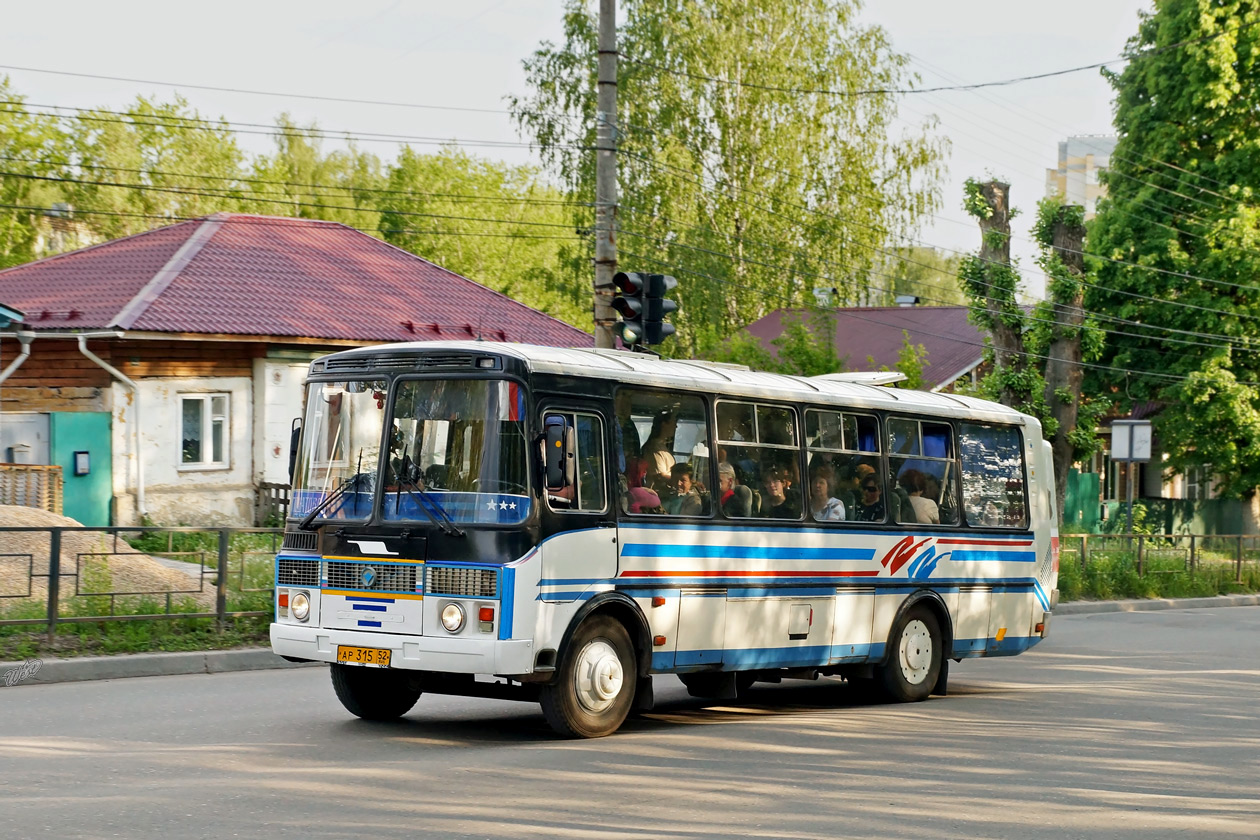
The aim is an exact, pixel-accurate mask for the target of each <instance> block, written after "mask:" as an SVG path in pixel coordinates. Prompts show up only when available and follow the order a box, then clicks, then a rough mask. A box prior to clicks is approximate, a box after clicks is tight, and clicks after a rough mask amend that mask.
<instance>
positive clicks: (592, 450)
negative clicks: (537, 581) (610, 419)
mask: <svg viewBox="0 0 1260 840" xmlns="http://www.w3.org/2000/svg"><path fill="white" fill-rule="evenodd" d="M542 416H543V428H544V441H543V449H544V451H546V450H547V449H556V450H557V451H560V450H563V451H564V453H566V455H567V463H566V464H565V465H564V466H563V473H564V475H565V478H564V481H563V482H559V483H562V484H563V485H564V486H559V487H558V486H555V484H556V482H551V481H548V480H544V489H543V507H542V526H543V537H544V541H543V545H542V549H541V551H542V600H544V601H550V602H553V603H555V602H569V601H575V600H578V599H579V598H581V597H582V596H583V594H584V593H587V592H589V590H590V589H591V588H592V587H595V586H599V585H601V584H609V583H611V582H612V581H613V579H614V578H615V577H616V575H617V542H616V539H617V523H616V520H615V516H614V514H613V508H612V505H613V504H614V500H613V496H614V493H613V491H612V489H611V488H610V487H609V479H608V474H607V470H606V467H605V465H606V464H607V439H608V434H607V429H608V424H607V421H606V419H605V417H604V414H603V413H602V412H601V411H600V410H599V409H598V408H597V407H595V406H594V405H590V404H586V405H583V404H582V403H579V402H576V401H571V400H566V401H565V402H564V403H563V404H560V403H551V404H544V406H543V411H542ZM557 444H559V446H557ZM549 458H550V456H549ZM552 463H553V462H552V461H550V460H548V464H549V465H550V464H552ZM548 484H550V485H552V486H550V487H548V486H547V485H548Z"/></svg>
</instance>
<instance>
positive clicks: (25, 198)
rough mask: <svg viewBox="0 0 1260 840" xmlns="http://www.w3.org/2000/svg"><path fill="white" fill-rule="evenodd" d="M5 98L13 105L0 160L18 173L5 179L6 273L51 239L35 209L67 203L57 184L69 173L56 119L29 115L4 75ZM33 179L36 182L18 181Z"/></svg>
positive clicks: (2, 235)
mask: <svg viewBox="0 0 1260 840" xmlns="http://www.w3.org/2000/svg"><path fill="white" fill-rule="evenodd" d="M0 99H3V100H4V101H5V102H6V103H7V104H6V106H5V109H4V110H3V111H0V157H3V158H4V159H5V160H4V161H3V169H4V171H6V172H9V173H12V175H11V176H10V177H5V178H0V204H3V205H5V206H4V207H0V268H8V267H9V266H13V265H19V264H21V263H24V262H28V261H30V260H32V259H35V257H36V256H37V254H38V252H39V250H40V240H41V238H42V237H43V236H44V235H45V234H46V232H47V229H46V226H45V225H42V224H41V221H42V217H41V216H40V215H39V213H38V211H35V210H31V209H26V208H31V207H40V206H44V207H47V206H51V205H53V204H55V203H58V202H63V201H64V196H63V191H62V189H61V188H60V186H59V185H57V184H56V183H55V182H51V181H41V180H36V179H37V178H49V177H51V178H57V177H61V176H62V175H63V174H64V173H63V171H62V167H61V165H60V164H58V163H55V162H52V161H57V160H60V159H63V158H64V151H65V149H64V147H65V141H66V138H65V136H64V135H63V134H62V133H60V132H58V130H57V123H56V120H55V119H53V118H51V117H43V116H38V115H34V114H30V113H28V112H27V110H26V108H25V106H24V105H23V97H20V96H18V95H17V94H16V93H15V92H14V90H13V88H12V87H11V86H10V84H9V79H8V77H7V76H0ZM17 176H31V177H17Z"/></svg>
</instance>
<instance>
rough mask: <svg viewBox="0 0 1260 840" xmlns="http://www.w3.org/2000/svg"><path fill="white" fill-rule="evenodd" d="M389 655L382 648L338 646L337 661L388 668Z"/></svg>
mask: <svg viewBox="0 0 1260 840" xmlns="http://www.w3.org/2000/svg"><path fill="white" fill-rule="evenodd" d="M389 654H390V652H389V651H388V650H383V649H381V648H366V647H351V646H350V645H337V661H338V662H345V663H347V664H349V665H374V666H376V667H377V668H388V667H389Z"/></svg>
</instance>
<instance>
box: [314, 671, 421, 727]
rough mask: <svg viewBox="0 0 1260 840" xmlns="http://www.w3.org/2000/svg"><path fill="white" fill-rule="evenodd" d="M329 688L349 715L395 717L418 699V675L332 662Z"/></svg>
mask: <svg viewBox="0 0 1260 840" xmlns="http://www.w3.org/2000/svg"><path fill="white" fill-rule="evenodd" d="M330 668H331V670H332V684H333V690H334V691H336V692H337V699H338V700H340V701H341V705H343V706H345V707H346V711H348V712H349V713H350V714H352V715H357V716H358V717H361V718H363V719H364V720H396V719H397V718H400V717H402V716H403V715H405V714H407V712H409V711H411V707H412V706H414V705H416V701H417V700H419V699H420V694H421V688H420V679H419V676H418V675H416V674H409V673H408V672H406V671H391V670H389V669H388V668H364V667H362V666H361V665H342V664H339V663H333V664H332V665H331V666H330Z"/></svg>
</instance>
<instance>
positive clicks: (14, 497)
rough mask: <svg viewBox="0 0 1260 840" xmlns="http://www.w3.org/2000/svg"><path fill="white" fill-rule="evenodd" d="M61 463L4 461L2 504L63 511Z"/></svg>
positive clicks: (0, 485)
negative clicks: (36, 463)
mask: <svg viewBox="0 0 1260 840" xmlns="http://www.w3.org/2000/svg"><path fill="white" fill-rule="evenodd" d="M62 485H63V478H62V475H61V467H59V466H44V465H31V464H0V505H20V506H22V507H33V508H41V509H43V510H48V511H52V512H53V513H58V514H59V513H61V496H62Z"/></svg>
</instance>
